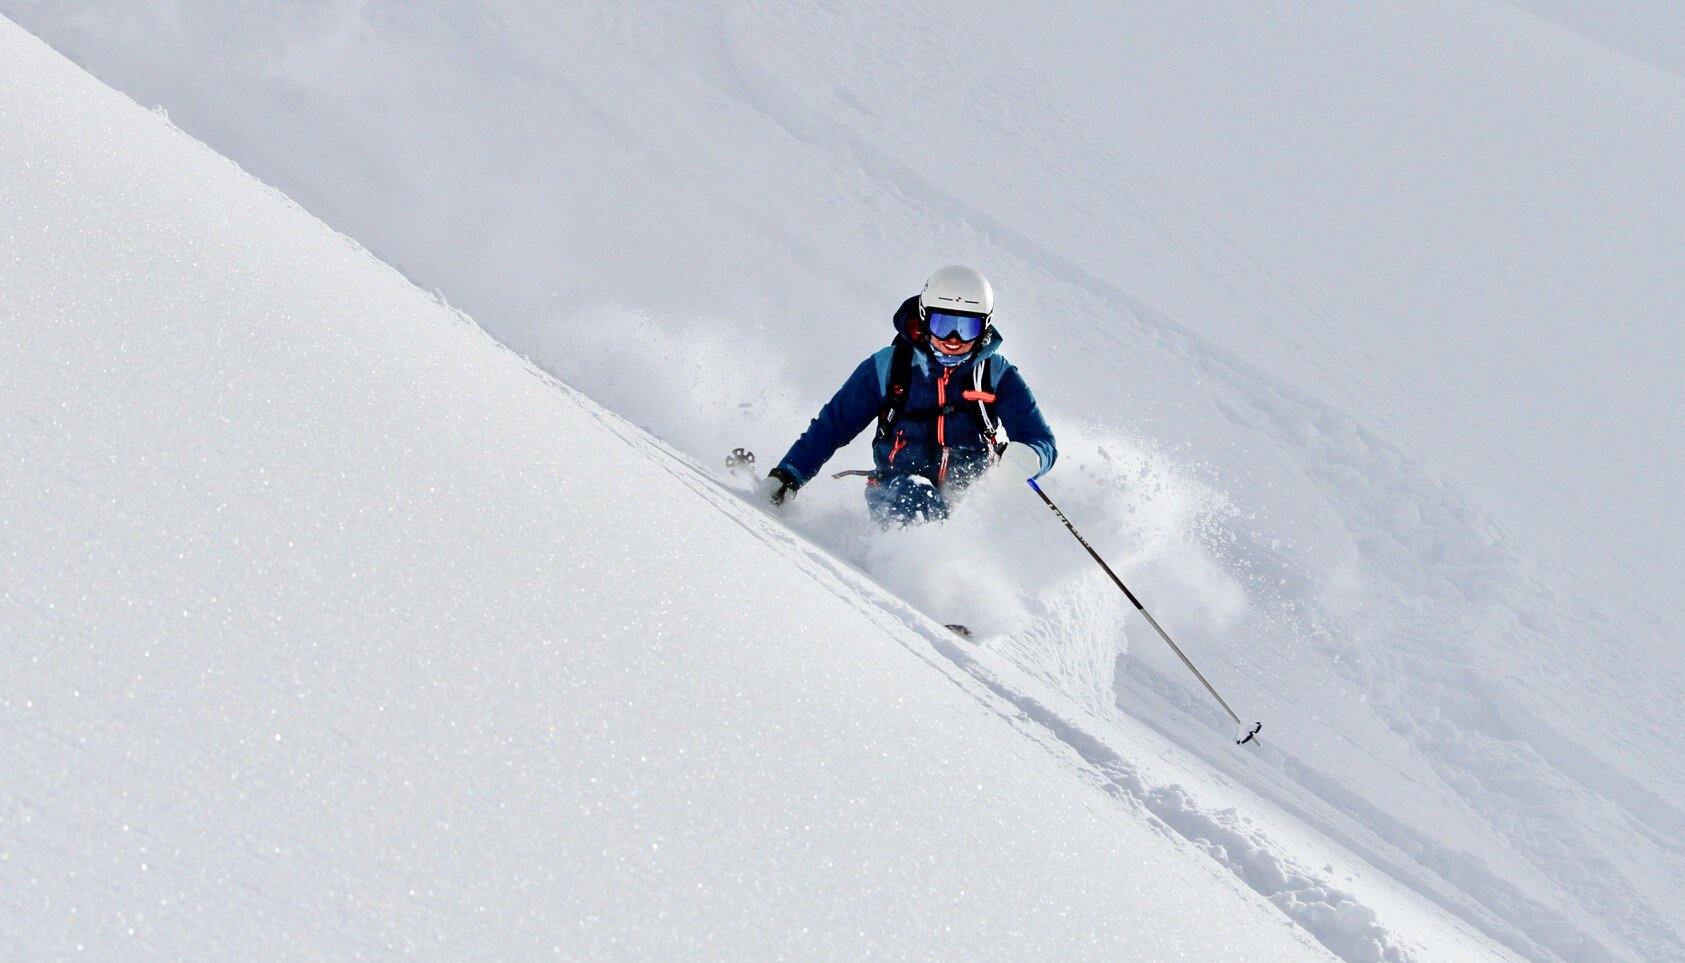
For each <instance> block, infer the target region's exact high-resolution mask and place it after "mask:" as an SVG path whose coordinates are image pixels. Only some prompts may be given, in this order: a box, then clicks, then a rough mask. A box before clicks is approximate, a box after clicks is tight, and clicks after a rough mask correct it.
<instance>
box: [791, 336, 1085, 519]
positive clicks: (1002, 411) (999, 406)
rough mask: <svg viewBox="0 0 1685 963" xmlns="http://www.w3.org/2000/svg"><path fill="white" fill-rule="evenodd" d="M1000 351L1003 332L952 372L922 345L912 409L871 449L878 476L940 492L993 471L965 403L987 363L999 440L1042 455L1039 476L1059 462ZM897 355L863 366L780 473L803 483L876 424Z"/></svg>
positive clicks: (979, 422) (981, 430)
mask: <svg viewBox="0 0 1685 963" xmlns="http://www.w3.org/2000/svg"><path fill="white" fill-rule="evenodd" d="M1000 345H1001V336H1000V334H999V333H998V332H996V331H995V330H994V329H992V328H991V329H989V330H988V332H987V333H985V335H984V337H983V341H982V343H981V344H979V345H978V346H977V350H976V351H974V352H972V355H971V357H969V358H967V359H966V360H965V361H964V362H963V363H961V364H959V365H956V366H955V367H952V368H948V367H944V366H943V365H941V364H940V363H938V362H937V361H936V359H935V358H933V357H932V356H931V354H930V349H929V348H928V347H927V346H925V345H923V344H918V345H917V346H916V347H915V348H914V349H913V355H912V359H913V363H912V371H911V378H910V380H909V382H908V385H907V403H906V407H905V408H904V409H903V410H902V412H901V414H900V416H899V417H898V418H896V420H895V421H894V423H893V424H892V425H891V426H890V429H889V431H888V432H887V433H886V434H885V435H883V436H882V437H879V438H878V439H877V440H876V441H875V442H874V443H873V445H872V461H873V463H874V467H875V473H874V474H875V475H876V477H878V478H879V479H884V478H888V477H889V476H892V475H898V474H906V475H919V476H922V477H924V478H926V479H928V480H929V481H930V482H931V483H932V484H934V485H936V487H937V488H938V489H952V490H957V489H958V488H960V487H963V486H964V485H966V484H968V483H970V482H971V481H973V480H975V479H976V478H977V477H978V476H979V475H981V474H982V473H983V472H984V471H987V470H988V468H989V466H990V465H991V464H992V463H993V461H994V452H993V451H992V450H990V448H989V443H988V435H987V433H986V431H985V426H984V421H983V409H982V407H981V406H980V405H979V404H978V403H977V402H976V401H975V400H971V399H967V398H966V397H965V395H966V393H968V392H969V393H971V394H973V395H974V396H975V395H976V394H977V388H976V373H977V367H978V366H979V365H982V364H983V361H984V359H993V360H992V361H991V362H990V364H989V373H990V380H991V381H992V382H993V384H992V385H983V386H982V389H981V390H982V392H983V393H985V394H988V395H993V396H994V397H993V400H992V403H990V404H989V405H988V410H989V414H990V415H991V416H992V417H993V418H994V419H995V421H996V422H997V423H998V426H999V427H1000V428H1002V429H1004V436H1005V437H997V438H996V441H998V442H1005V441H1006V440H1008V439H1010V440H1012V441H1020V442H1023V443H1024V444H1026V445H1029V446H1030V447H1031V448H1033V449H1035V451H1036V453H1037V454H1038V455H1040V456H1041V472H1038V473H1037V476H1036V477H1038V478H1039V477H1040V476H1041V475H1042V474H1044V473H1046V472H1047V470H1048V469H1050V468H1052V467H1053V461H1054V459H1055V458H1056V457H1057V456H1058V450H1057V448H1056V447H1055V446H1054V441H1053V432H1052V430H1051V429H1049V428H1048V427H1047V422H1046V420H1044V419H1043V418H1042V416H1041V410H1040V409H1039V408H1038V407H1037V406H1036V399H1035V396H1034V395H1033V394H1031V393H1030V388H1029V386H1028V385H1026V384H1025V383H1024V378H1023V376H1022V375H1020V374H1019V373H1018V369H1017V368H1016V367H1015V366H1013V365H1012V363H1011V362H1009V361H1007V360H1006V359H1005V358H1004V357H1002V356H1001V355H1000V354H999V350H1000ZM894 353H895V346H894V345H890V346H889V347H886V348H883V349H881V350H879V351H878V352H877V353H875V354H873V355H872V356H871V357H870V358H867V359H866V360H865V361H863V362H861V363H860V366H859V367H857V368H855V369H854V373H853V374H852V375H850V376H849V378H848V381H846V382H845V383H844V384H843V386H842V387H841V388H840V389H838V390H837V393H836V394H835V395H834V396H833V397H832V398H831V400H830V401H829V402H827V403H826V405H825V407H824V408H822V409H820V411H819V415H818V416H817V417H815V418H814V419H813V422H812V423H811V424H809V425H808V427H807V431H805V432H803V434H802V436H801V437H800V438H798V439H797V440H796V443H795V444H794V445H791V446H790V451H789V452H788V453H787V454H786V455H785V456H784V460H783V461H781V462H779V463H778V467H779V468H782V469H784V470H785V471H787V472H789V473H790V475H791V476H792V477H793V478H795V479H796V481H797V483H798V484H803V485H805V484H806V483H807V482H808V481H809V480H810V479H812V478H813V476H814V475H816V474H818V473H819V470H820V468H822V467H824V464H825V462H827V461H829V460H830V458H831V456H832V455H834V454H836V453H837V451H838V449H840V448H842V447H843V446H844V445H847V444H848V443H849V442H851V441H853V440H854V439H855V437H856V436H858V435H859V434H860V432H862V431H864V430H865V429H866V428H867V426H869V425H873V424H875V423H876V422H877V421H878V417H879V414H880V413H881V412H882V411H883V409H884V395H885V393H886V392H887V390H888V386H889V383H890V363H891V360H892V359H893V357H894Z"/></svg>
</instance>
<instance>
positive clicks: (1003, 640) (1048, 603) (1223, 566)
mask: <svg viewBox="0 0 1685 963" xmlns="http://www.w3.org/2000/svg"><path fill="white" fill-rule="evenodd" d="M551 330H552V331H555V332H566V335H565V338H564V337H563V336H562V335H560V334H556V335H553V336H551V338H550V339H549V340H546V341H541V342H539V344H538V347H537V351H538V353H539V355H540V357H541V358H543V359H545V360H546V361H547V362H548V363H549V364H551V365H553V366H554V367H555V369H556V370H558V371H559V372H560V373H561V374H562V376H563V377H564V378H565V379H566V380H567V381H568V383H570V384H572V385H574V386H575V387H578V388H579V389H581V390H583V391H585V392H586V393H587V394H589V395H590V396H592V397H593V398H596V399H599V400H601V401H602V402H603V403H605V404H607V405H608V406H609V407H611V408H613V409H614V410H615V411H617V412H619V413H621V414H623V415H625V416H626V417H627V418H629V419H630V420H632V421H633V422H634V423H636V424H638V425H640V426H641V427H643V428H645V429H647V430H649V431H651V432H652V433H654V434H655V435H657V436H658V437H660V438H662V439H663V440H664V441H666V442H667V443H669V444H671V445H673V446H674V447H675V448H677V449H679V450H681V451H684V452H686V453H687V454H689V455H691V456H692V457H693V458H695V459H696V460H697V461H699V462H700V463H702V464H703V465H707V466H714V467H716V468H717V467H718V466H719V465H720V462H721V460H722V459H723V457H724V454H725V453H726V452H728V451H730V450H731V449H733V448H736V447H743V446H745V444H746V443H747V444H749V445H750V446H751V447H752V448H753V450H754V451H755V454H756V456H757V459H758V464H757V466H756V470H757V472H758V473H759V474H764V473H765V472H766V471H767V470H769V469H770V468H771V467H772V466H773V465H774V464H775V463H776V462H777V460H778V458H780V457H781V456H782V455H783V452H784V450H785V448H787V447H788V445H789V444H790V443H791V442H793V441H794V440H795V438H796V436H797V435H798V434H799V433H800V432H801V430H803V429H804V428H805V427H806V424H807V421H808V419H809V418H811V417H812V415H813V414H814V413H815V412H817V411H818V408H819V406H820V405H822V404H823V403H824V401H825V400H826V398H827V397H828V394H827V393H824V392H823V391H822V390H816V389H817V388H819V387H820V386H816V385H814V384H812V383H803V384H797V383H795V380H794V378H793V373H792V372H791V371H790V370H789V369H788V368H787V367H786V365H785V363H784V361H783V359H784V358H786V357H788V349H787V348H780V347H779V346H778V345H776V344H775V343H774V341H773V340H772V336H771V335H770V334H768V333H767V332H755V333H754V335H752V336H732V335H731V332H732V331H733V329H732V328H730V327H728V326H725V325H722V324H720V323H718V322H717V321H716V320H714V319H709V318H676V317H671V316H667V317H658V316H655V315H653V314H651V313H649V312H645V311H637V310H632V309H627V308H616V307H605V308H601V309H598V310H596V311H593V312H587V313H584V314H582V315H580V316H577V317H574V318H570V319H568V320H567V321H566V322H565V323H561V324H557V325H555V326H552V328H551ZM739 330H740V329H739ZM755 335H758V336H755ZM833 367H836V365H833ZM844 367H845V368H846V366H844ZM627 372H637V375H636V376H635V377H628V375H627ZM1050 417H1051V418H1052V420H1053V423H1054V430H1055V433H1056V435H1057V436H1058V439H1059V451H1060V455H1059V462H1058V465H1057V466H1056V468H1055V470H1054V471H1053V472H1052V473H1051V474H1049V475H1048V476H1047V477H1046V478H1044V479H1043V482H1044V487H1045V489H1046V490H1047V491H1048V492H1049V494H1050V495H1051V496H1052V497H1053V498H1054V499H1055V501H1056V502H1057V503H1058V504H1059V506H1060V508H1061V510H1062V511H1063V512H1064V513H1065V514H1066V516H1067V517H1068V518H1069V519H1070V520H1071V522H1072V524H1073V525H1075V526H1076V527H1077V529H1078V530H1079V531H1081V532H1082V534H1083V536H1084V537H1085V538H1087V539H1088V541H1089V543H1090V544H1091V545H1093V546H1094V547H1095V549H1096V550H1097V551H1099V552H1100V553H1101V555H1102V557H1104V558H1105V559H1106V560H1107V562H1108V563H1109V564H1110V565H1111V566H1112V567H1113V570H1114V571H1115V572H1116V573H1117V574H1118V575H1119V576H1120V577H1121V578H1123V579H1124V580H1125V584H1128V585H1130V587H1131V589H1132V590H1134V591H1136V593H1137V595H1138V597H1141V598H1142V599H1143V602H1144V604H1147V605H1148V606H1149V610H1154V609H1157V613H1156V614H1157V615H1159V616H1160V617H1161V619H1162V620H1163V621H1165V622H1167V623H1169V624H1174V625H1176V626H1177V627H1178V628H1179V629H1181V630H1183V631H1186V632H1188V633H1190V634H1192V635H1193V636H1195V637H1214V636H1215V637H1221V636H1222V635H1223V634H1224V633H1226V632H1228V631H1230V630H1231V629H1232V628H1233V627H1234V626H1236V625H1237V624H1239V623H1241V622H1243V621H1244V620H1245V619H1246V618H1247V617H1248V613H1249V612H1250V611H1251V609H1252V606H1253V604H1254V601H1253V600H1252V599H1250V598H1249V597H1248V594H1247V591H1246V589H1245V587H1244V585H1243V583H1242V579H1243V578H1245V576H1246V573H1245V572H1244V571H1241V570H1237V569H1239V568H1241V567H1243V566H1244V564H1245V559H1243V558H1240V557H1239V556H1238V554H1237V553H1236V552H1235V551H1234V547H1233V546H1234V544H1235V543H1236V541H1237V539H1238V537H1239V536H1237V534H1236V526H1237V525H1238V522H1239V520H1238V519H1237V517H1236V513H1235V512H1234V509H1233V508H1232V506H1231V505H1230V503H1229V500H1228V498H1227V496H1226V495H1225V494H1224V493H1223V492H1221V491H1219V490H1218V489H1216V488H1214V487H1213V486H1212V485H1211V484H1210V483H1209V482H1207V481H1204V480H1202V479H1201V478H1200V477H1199V472H1198V471H1196V470H1195V469H1194V468H1192V467H1190V466H1188V465H1186V464H1183V463H1182V462H1181V461H1179V460H1178V459H1177V458H1176V457H1175V456H1173V455H1172V454H1170V453H1167V452H1165V451H1163V450H1162V449H1160V448H1159V447H1158V446H1156V445H1154V444H1153V443H1151V442H1149V441H1145V440H1142V439H1138V438H1131V437H1128V436H1125V435H1122V434H1120V433H1118V432H1115V431H1109V430H1107V429H1104V428H1101V427H1098V426H1095V425H1092V424H1083V423H1082V422H1079V421H1075V420H1072V419H1066V418H1062V417H1060V416H1059V414H1058V413H1057V412H1050ZM870 437H871V429H870V428H868V429H867V430H866V431H865V432H863V433H862V436H861V438H859V439H857V440H856V441H855V442H854V443H853V444H851V445H849V446H848V447H847V448H845V449H844V450H843V451H841V452H839V453H838V454H837V456H836V457H835V458H833V460H832V462H831V463H830V464H829V465H827V466H826V469H825V473H823V474H821V475H820V476H819V477H818V478H816V479H814V480H813V481H812V482H810V483H809V484H808V486H807V487H805V488H804V489H803V490H802V492H801V494H800V496H799V497H798V498H797V499H796V500H795V501H794V502H793V503H791V505H790V506H789V507H788V508H787V510H786V512H785V515H786V518H787V519H788V521H789V522H790V524H792V525H793V526H794V527H796V528H797V529H798V530H799V531H801V532H802V533H803V534H805V535H807V536H808V537H809V538H811V539H813V541H814V542H815V543H816V544H819V545H822V546H824V547H826V548H828V549H830V550H831V551H832V552H834V553H835V554H836V555H837V556H838V557H840V558H843V559H846V560H848V561H850V562H852V563H853V564H854V565H855V566H857V567H858V568H859V569H860V570H861V571H863V572H865V573H867V574H869V575H870V576H871V577H872V578H873V579H875V580H876V581H877V582H878V583H879V584H881V585H883V586H884V587H885V588H886V589H888V590H889V591H891V592H893V593H894V594H896V595H897V596H900V597H901V598H903V599H905V600H906V601H908V602H909V603H911V604H912V605H913V606H914V607H915V608H917V609H918V610H919V611H920V612H922V613H924V614H925V615H926V616H928V617H929V618H931V619H932V620H934V621H936V622H938V623H942V624H949V623H959V624H963V625H965V626H967V627H968V628H969V629H970V630H971V631H972V633H973V634H974V635H975V636H976V637H977V638H978V640H979V642H980V644H983V645H985V646H989V647H993V648H997V649H999V650H1000V651H1002V652H1004V653H1007V654H1008V655H1009V656H1010V657H1011V658H1012V659H1013V661H1014V662H1016V663H1017V664H1018V665H1019V666H1020V667H1021V668H1023V669H1024V670H1025V671H1028V672H1030V673H1032V674H1033V675H1035V676H1037V677H1039V678H1043V679H1045V680H1047V681H1049V682H1050V683H1052V684H1055V685H1056V686H1058V687H1059V688H1061V689H1064V690H1066V691H1068V692H1071V693H1073V694H1080V698H1081V700H1082V701H1083V702H1084V704H1086V705H1088V706H1089V707H1090V708H1091V709H1095V710H1099V711H1106V710H1107V709H1108V707H1110V706H1111V705H1112V703H1113V702H1114V699H1115V696H1114V694H1113V688H1114V686H1113V675H1114V672H1115V669H1116V662H1117V658H1118V657H1119V656H1120V655H1122V654H1123V653H1125V652H1126V651H1127V650H1128V645H1129V639H1130V638H1131V636H1132V635H1136V634H1139V633H1147V634H1149V635H1151V630H1150V629H1149V628H1148V627H1147V626H1146V624H1145V623H1144V622H1142V621H1140V620H1139V619H1138V617H1136V616H1135V614H1134V607H1133V606H1132V605H1131V604H1130V603H1129V602H1128V600H1127V598H1126V597H1125V596H1124V595H1123V593H1122V592H1120V591H1119V590H1118V589H1117V587H1116V586H1115V585H1114V584H1112V582H1111V580H1110V579H1109V578H1107V576H1106V575H1105V573H1104V571H1103V570H1102V569H1101V568H1100V567H1099V566H1098V565H1096V564H1095V563H1094V561H1093V560H1092V559H1091V558H1089V556H1088V554H1087V553H1086V552H1085V551H1084V550H1083V548H1082V546H1081V545H1080V544H1079V543H1078V542H1077V541H1076V539H1075V538H1073V537H1072V536H1071V534H1070V532H1068V531H1067V530H1066V529H1065V526H1063V525H1062V524H1060V523H1059V521H1058V519H1057V518H1055V517H1054V515H1053V514H1052V513H1051V512H1049V511H1048V510H1047V508H1046V506H1045V505H1044V504H1043V503H1042V502H1041V500H1040V499H1039V498H1037V497H1036V496H1035V495H1034V493H1033V492H1031V491H1030V490H1029V489H1028V487H1027V486H1025V485H1022V484H1018V483H1016V482H1014V481H1012V480H1010V479H1006V478H1002V477H999V476H990V477H989V478H987V479H985V480H984V481H983V482H981V483H979V484H978V485H976V486H975V487H974V488H973V489H972V490H970V491H968V492H966V493H965V495H964V496H963V497H962V498H960V499H959V500H958V501H957V503H956V509H955V512H954V515H953V517H952V518H950V519H949V520H948V521H946V522H943V523H938V524H929V525H920V526H910V527H905V528H902V527H891V528H889V529H883V528H880V527H879V526H878V525H877V524H876V523H874V522H873V521H872V520H871V519H869V518H868V517H866V515H865V512H864V511H863V503H862V496H861V491H860V488H861V485H862V482H861V481H860V479H858V478H853V477H845V478H840V479H836V478H832V477H830V475H831V473H833V472H836V471H838V470H842V469H849V468H865V467H870V464H871V456H870V452H869V449H868V448H867V442H868V441H869V439H870ZM747 439H754V441H753V442H746V440H747ZM740 487H744V488H746V487H747V486H746V484H741V483H740ZM1149 644H1150V645H1152V646H1154V647H1159V646H1161V643H1160V642H1159V640H1158V639H1157V638H1156V637H1154V638H1152V639H1151V642H1150V643H1149Z"/></svg>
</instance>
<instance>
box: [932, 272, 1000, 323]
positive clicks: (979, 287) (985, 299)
mask: <svg viewBox="0 0 1685 963" xmlns="http://www.w3.org/2000/svg"><path fill="white" fill-rule="evenodd" d="M932 309H935V310H938V311H955V312H959V313H962V314H977V315H981V316H982V317H983V319H984V321H985V323H986V322H987V320H988V318H989V316H990V315H992V314H994V313H995V290H994V288H991V287H989V279H988V278H986V277H984V276H983V275H981V274H979V273H977V272H976V271H974V270H972V269H971V268H968V267H962V266H960V265H958V264H950V265H948V266H947V267H945V268H939V269H938V270H937V271H936V273H935V274H932V275H931V276H930V280H928V281H926V282H924V292H923V293H922V294H920V295H919V315H920V317H923V316H924V314H925V312H927V311H930V310H932Z"/></svg>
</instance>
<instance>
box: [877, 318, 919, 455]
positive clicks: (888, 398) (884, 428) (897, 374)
mask: <svg viewBox="0 0 1685 963" xmlns="http://www.w3.org/2000/svg"><path fill="white" fill-rule="evenodd" d="M892 347H893V348H894V350H893V351H892V352H891V353H890V355H889V370H888V371H887V372H886V377H885V379H884V382H883V400H882V402H881V403H880V404H879V407H878V438H877V440H878V441H882V440H883V439H885V438H887V437H889V433H890V432H891V431H893V430H894V427H895V423H896V422H897V421H899V420H900V419H901V412H902V411H904V410H906V408H907V391H908V386H909V385H911V384H912V383H913V343H912V342H911V341H908V340H907V339H906V338H902V337H897V338H896V339H895V343H894V345H892Z"/></svg>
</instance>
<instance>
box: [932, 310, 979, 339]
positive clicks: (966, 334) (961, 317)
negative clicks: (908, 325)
mask: <svg viewBox="0 0 1685 963" xmlns="http://www.w3.org/2000/svg"><path fill="white" fill-rule="evenodd" d="M924 323H925V328H926V330H928V331H929V332H930V336H931V337H933V338H936V339H938V340H941V341H947V340H949V339H951V338H955V337H957V338H959V339H960V340H961V341H976V340H977V339H978V337H979V336H981V335H982V334H983V327H984V325H986V324H988V323H989V319H988V318H985V317H982V316H980V315H975V314H954V313H953V312H951V311H926V312H925V314H924Z"/></svg>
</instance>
